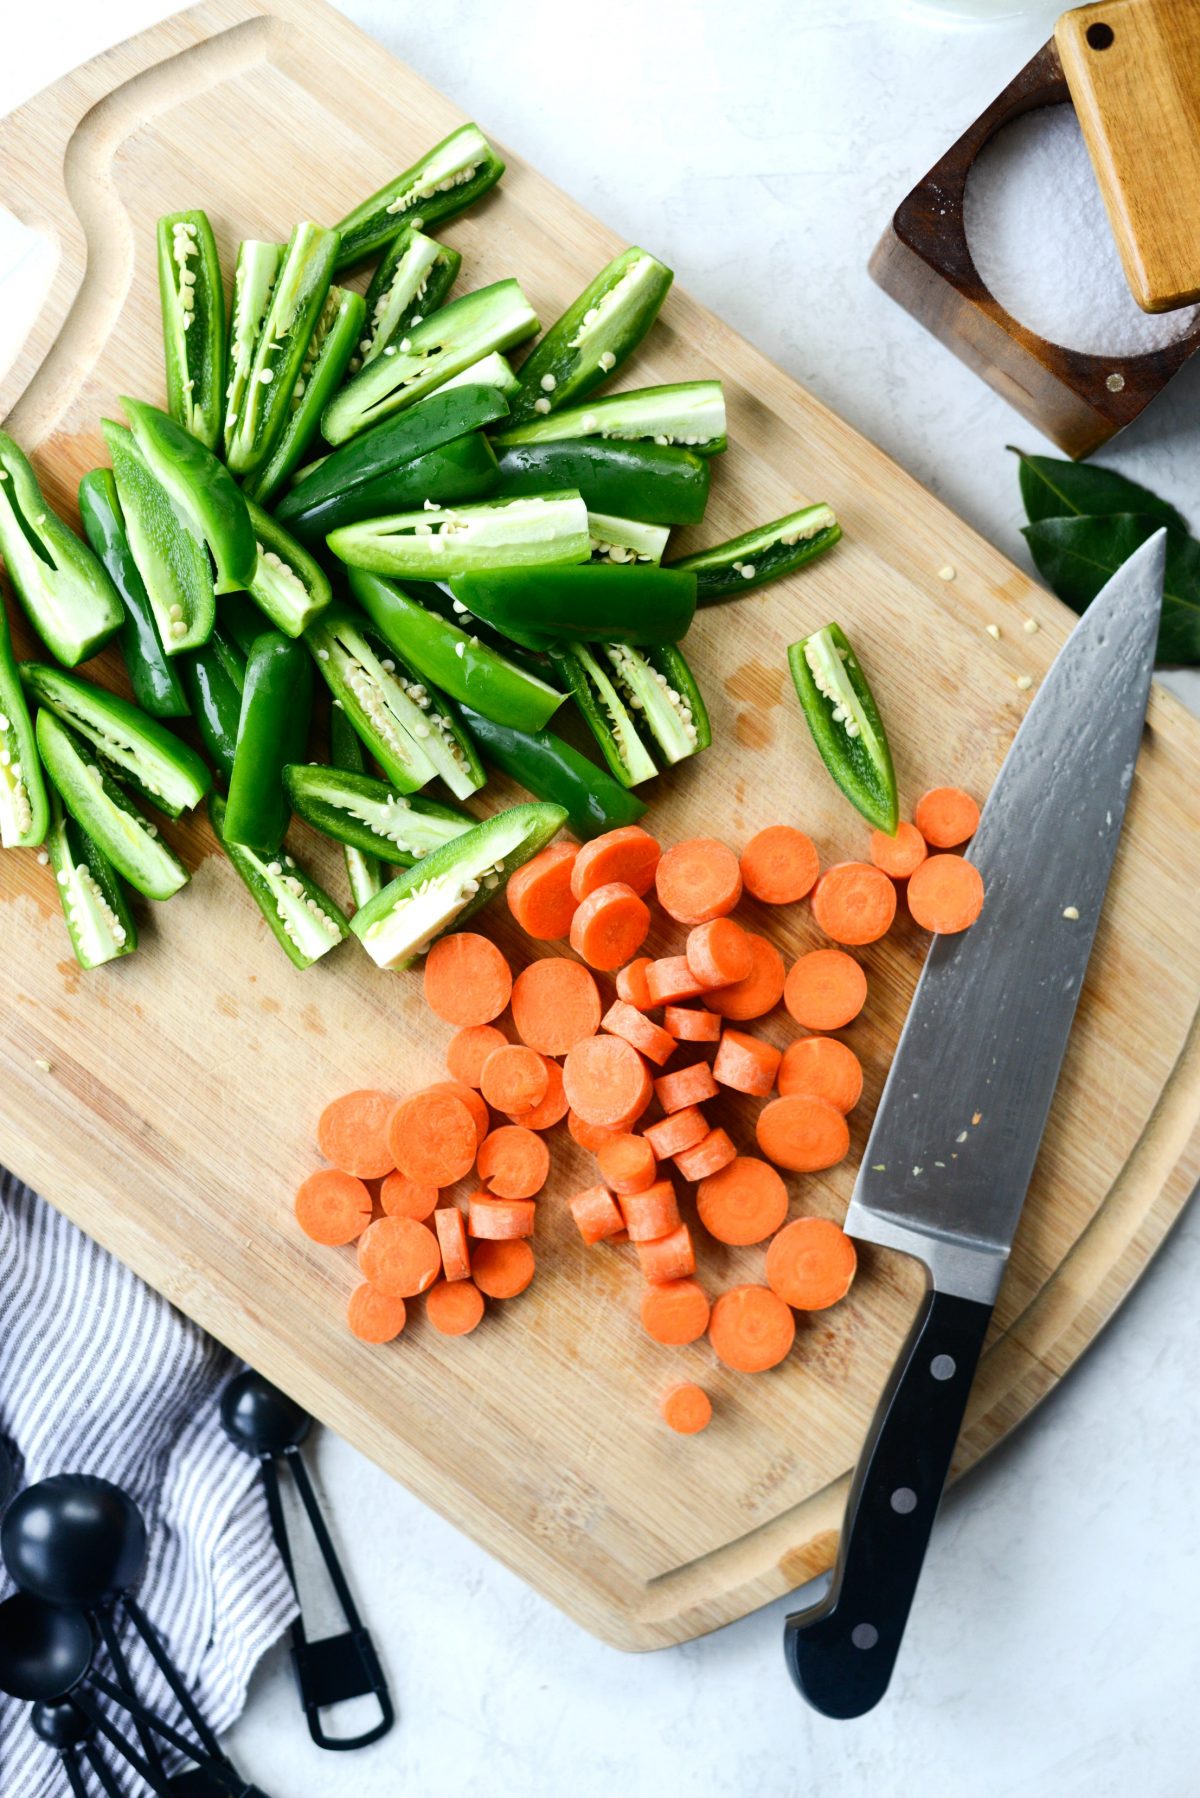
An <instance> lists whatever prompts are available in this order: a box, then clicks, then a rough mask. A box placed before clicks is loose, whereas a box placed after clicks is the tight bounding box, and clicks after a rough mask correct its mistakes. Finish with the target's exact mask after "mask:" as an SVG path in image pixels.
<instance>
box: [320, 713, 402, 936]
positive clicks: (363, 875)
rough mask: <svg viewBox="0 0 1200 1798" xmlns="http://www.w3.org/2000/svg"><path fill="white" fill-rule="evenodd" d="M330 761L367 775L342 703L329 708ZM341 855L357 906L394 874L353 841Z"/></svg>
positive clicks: (372, 894) (385, 883)
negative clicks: (357, 846)
mask: <svg viewBox="0 0 1200 1798" xmlns="http://www.w3.org/2000/svg"><path fill="white" fill-rule="evenodd" d="M329 760H330V763H331V764H332V766H333V767H334V768H339V769H343V770H344V771H345V772H346V773H348V774H361V775H365V774H366V772H367V758H366V756H365V755H364V754H363V746H362V743H361V742H360V741H359V739H358V736H357V735H356V733H355V730H354V726H353V725H352V724H351V722H350V720H349V719H348V718H347V716H346V714H345V712H344V711H343V710H342V708H341V706H340V705H334V706H331V707H330V708H329ZM342 856H343V858H344V860H345V863H346V879H347V880H348V881H349V883H350V897H351V898H352V899H353V900H354V904H355V908H356V909H357V908H358V907H359V906H362V905H365V904H366V903H367V901H368V899H373V898H374V897H375V895H376V893H381V892H382V891H383V889H384V887H385V886H386V885H387V883H388V881H389V880H390V879H391V878H392V877H391V874H390V873H389V872H388V869H387V866H386V865H385V863H384V862H382V861H381V860H380V859H379V857H378V856H377V855H373V854H369V853H368V852H367V851H366V850H365V849H357V848H355V846H354V845H353V844H352V843H343V844H342Z"/></svg>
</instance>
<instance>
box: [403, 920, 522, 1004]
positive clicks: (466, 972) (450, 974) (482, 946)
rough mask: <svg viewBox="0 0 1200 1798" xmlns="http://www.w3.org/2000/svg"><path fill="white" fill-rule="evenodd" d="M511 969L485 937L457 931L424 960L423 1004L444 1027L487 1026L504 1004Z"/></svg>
mask: <svg viewBox="0 0 1200 1798" xmlns="http://www.w3.org/2000/svg"><path fill="white" fill-rule="evenodd" d="M512 983H513V981H512V969H511V968H510V967H509V965H508V963H507V962H506V961H505V959H504V957H503V955H501V953H500V951H499V949H497V947H496V945H495V943H493V942H492V941H491V939H490V938H489V937H486V936H478V935H476V933H475V932H474V931H471V930H457V931H455V932H454V933H453V934H452V935H451V936H444V937H442V938H440V939H439V941H438V942H436V943H435V944H434V945H433V948H432V949H431V950H430V951H429V954H428V955H427V956H426V957H425V1003H426V1005H428V1007H429V1009H430V1011H433V1012H436V1013H437V1015H438V1017H439V1018H444V1019H445V1021H446V1023H447V1024H490V1023H491V1021H492V1019H493V1018H498V1017H499V1016H500V1013H501V1012H502V1011H503V1010H504V1007H505V1006H506V1005H507V1004H508V997H509V994H510V993H511V992H512Z"/></svg>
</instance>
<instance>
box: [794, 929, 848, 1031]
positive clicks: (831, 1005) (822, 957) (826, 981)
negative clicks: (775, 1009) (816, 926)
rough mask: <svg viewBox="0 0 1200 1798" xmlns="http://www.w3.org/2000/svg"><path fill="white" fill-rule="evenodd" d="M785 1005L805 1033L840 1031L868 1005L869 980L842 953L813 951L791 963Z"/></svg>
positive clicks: (836, 950)
mask: <svg viewBox="0 0 1200 1798" xmlns="http://www.w3.org/2000/svg"><path fill="white" fill-rule="evenodd" d="M783 1002H784V1004H785V1005H786V1006H787V1008H788V1010H789V1011H790V1012H791V1014H792V1016H793V1017H794V1018H795V1020H796V1022H797V1024H802V1025H803V1026H804V1028H805V1029H806V1030H841V1029H842V1027H843V1025H845V1024H849V1023H850V1022H851V1021H852V1020H853V1019H854V1018H856V1017H857V1016H858V1014H859V1012H860V1011H861V1010H862V1008H863V1006H864V1005H865V1004H866V1002H867V977H866V975H865V974H864V973H863V970H862V968H861V967H860V966H859V964H858V962H856V961H855V959H854V957H853V956H852V955H847V954H846V952H845V951H844V950H843V949H811V950H810V951H809V953H808V954H807V955H801V956H800V957H799V958H798V959H797V960H796V961H794V962H793V963H792V966H791V968H790V970H789V972H788V977H787V980H786V982H785V984H784V988H783Z"/></svg>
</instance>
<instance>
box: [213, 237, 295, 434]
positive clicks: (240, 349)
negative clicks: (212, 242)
mask: <svg viewBox="0 0 1200 1798" xmlns="http://www.w3.org/2000/svg"><path fill="white" fill-rule="evenodd" d="M283 256H284V245H283V244H281V243H263V242H261V241H260V240H259V239H257V238H252V237H251V238H246V239H245V241H244V242H242V243H240V244H239V245H238V253H237V263H236V265H235V267H234V271H233V305H232V307H231V309H230V314H229V385H228V387H227V388H226V391H225V419H224V427H223V429H224V439H225V455H226V459H228V456H229V446H230V443H231V442H232V440H233V433H234V427H235V426H236V424H237V421H238V419H239V418H240V417H241V415H242V409H243V406H244V404H245V400H246V394H247V391H248V389H249V386H250V374H251V370H252V369H253V367H254V352H255V350H256V349H257V347H258V340H259V337H260V336H261V334H262V328H263V321H264V320H265V318H266V316H267V308H268V306H269V305H270V304H271V294H272V292H273V290H274V287H275V277H276V276H277V275H278V273H279V265H280V263H281V262H282V261H283Z"/></svg>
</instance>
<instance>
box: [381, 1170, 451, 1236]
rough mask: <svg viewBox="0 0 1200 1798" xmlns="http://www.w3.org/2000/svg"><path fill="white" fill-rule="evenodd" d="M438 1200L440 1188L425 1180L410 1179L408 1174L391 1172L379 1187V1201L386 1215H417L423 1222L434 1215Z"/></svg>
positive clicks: (419, 1221) (419, 1220)
mask: <svg viewBox="0 0 1200 1798" xmlns="http://www.w3.org/2000/svg"><path fill="white" fill-rule="evenodd" d="M437 1202H438V1189H437V1187H436V1186H430V1185H429V1184H428V1183H427V1182H426V1181H424V1180H410V1179H409V1177H408V1175H407V1174H394V1173H393V1174H389V1175H388V1177H387V1179H386V1180H385V1181H384V1183H383V1185H382V1186H381V1187H380V1188H379V1203H380V1205H381V1206H382V1208H383V1212H384V1215H385V1216H386V1217H415V1218H416V1220H417V1222H418V1223H419V1224H423V1223H424V1222H425V1219H426V1218H427V1217H432V1216H433V1209H434V1206H435V1205H436V1204H437Z"/></svg>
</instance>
